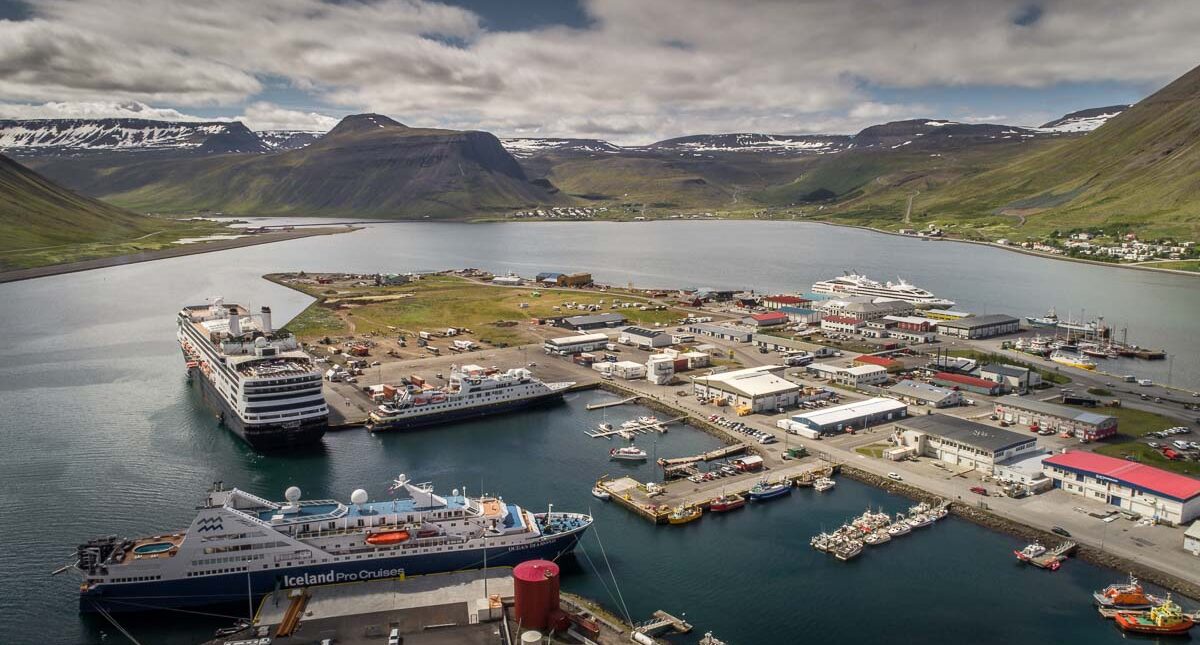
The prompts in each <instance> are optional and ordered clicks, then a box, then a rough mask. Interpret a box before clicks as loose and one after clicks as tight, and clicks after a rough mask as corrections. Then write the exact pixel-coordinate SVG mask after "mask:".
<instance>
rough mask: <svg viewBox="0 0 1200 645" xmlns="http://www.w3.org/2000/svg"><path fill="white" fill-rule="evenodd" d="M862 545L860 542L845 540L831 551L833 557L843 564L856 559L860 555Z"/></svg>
mask: <svg viewBox="0 0 1200 645" xmlns="http://www.w3.org/2000/svg"><path fill="white" fill-rule="evenodd" d="M862 550H863V543H862V541H861V540H846V541H845V542H842V543H841V544H839V545H838V546H837V547H835V548H834V550H833V557H835V558H837V559H838V560H841V561H842V562H845V561H847V560H851V559H853V558H856V557H858V554H860V553H862Z"/></svg>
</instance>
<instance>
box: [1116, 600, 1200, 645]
mask: <svg viewBox="0 0 1200 645" xmlns="http://www.w3.org/2000/svg"><path fill="white" fill-rule="evenodd" d="M1113 620H1114V621H1115V622H1116V623H1117V627H1120V628H1121V630H1122V631H1126V632H1133V633H1135V634H1159V635H1163V636H1182V635H1184V634H1187V633H1188V631H1189V630H1191V628H1192V627H1194V626H1195V624H1196V620H1195V619H1194V618H1192V617H1191V616H1189V615H1187V614H1185V613H1183V610H1182V609H1180V608H1179V605H1177V604H1175V603H1174V602H1173V601H1172V600H1171V597H1170V596H1167V599H1166V600H1164V601H1163V602H1162V603H1160V604H1158V605H1155V606H1154V607H1152V608H1151V609H1150V611H1148V612H1145V613H1143V612H1137V611H1118V612H1117V613H1116V614H1115V615H1114V616H1113Z"/></svg>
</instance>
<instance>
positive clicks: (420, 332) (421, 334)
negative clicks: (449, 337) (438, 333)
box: [417, 331, 433, 340]
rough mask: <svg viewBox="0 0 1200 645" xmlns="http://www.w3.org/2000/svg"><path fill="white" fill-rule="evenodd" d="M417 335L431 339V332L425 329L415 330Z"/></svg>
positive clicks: (422, 338)
mask: <svg viewBox="0 0 1200 645" xmlns="http://www.w3.org/2000/svg"><path fill="white" fill-rule="evenodd" d="M417 336H418V337H420V339H421V340H433V334H431V333H429V332H427V331H419V332H417Z"/></svg>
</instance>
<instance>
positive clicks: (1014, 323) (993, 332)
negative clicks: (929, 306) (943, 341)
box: [938, 314, 1021, 339]
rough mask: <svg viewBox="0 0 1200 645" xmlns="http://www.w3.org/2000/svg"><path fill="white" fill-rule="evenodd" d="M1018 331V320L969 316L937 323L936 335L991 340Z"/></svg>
mask: <svg viewBox="0 0 1200 645" xmlns="http://www.w3.org/2000/svg"><path fill="white" fill-rule="evenodd" d="M1020 329H1021V321H1020V320H1018V319H1016V318H1013V317H1012V316H1006V315H1004V314H991V315H988V316H971V317H969V318H960V319H958V320H945V321H942V322H940V323H938V333H940V334H942V335H943V336H950V337H952V338H967V339H975V338H992V337H993V336H1003V335H1004V334H1015V333H1017V332H1018V331H1020Z"/></svg>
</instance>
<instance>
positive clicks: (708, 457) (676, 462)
mask: <svg viewBox="0 0 1200 645" xmlns="http://www.w3.org/2000/svg"><path fill="white" fill-rule="evenodd" d="M749 448H750V445H749V444H745V443H735V444H733V445H732V446H725V447H723V448H717V449H716V450H709V451H708V452H706V453H703V454H699V455H693V456H691V457H672V458H670V459H659V460H658V465H659V466H662V467H664V468H666V467H667V466H680V465H683V464H694V463H696V462H697V461H712V460H714V459H721V458H722V457H728V456H729V455H738V454H741V453H743V452H746V450H748V449H749Z"/></svg>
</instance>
